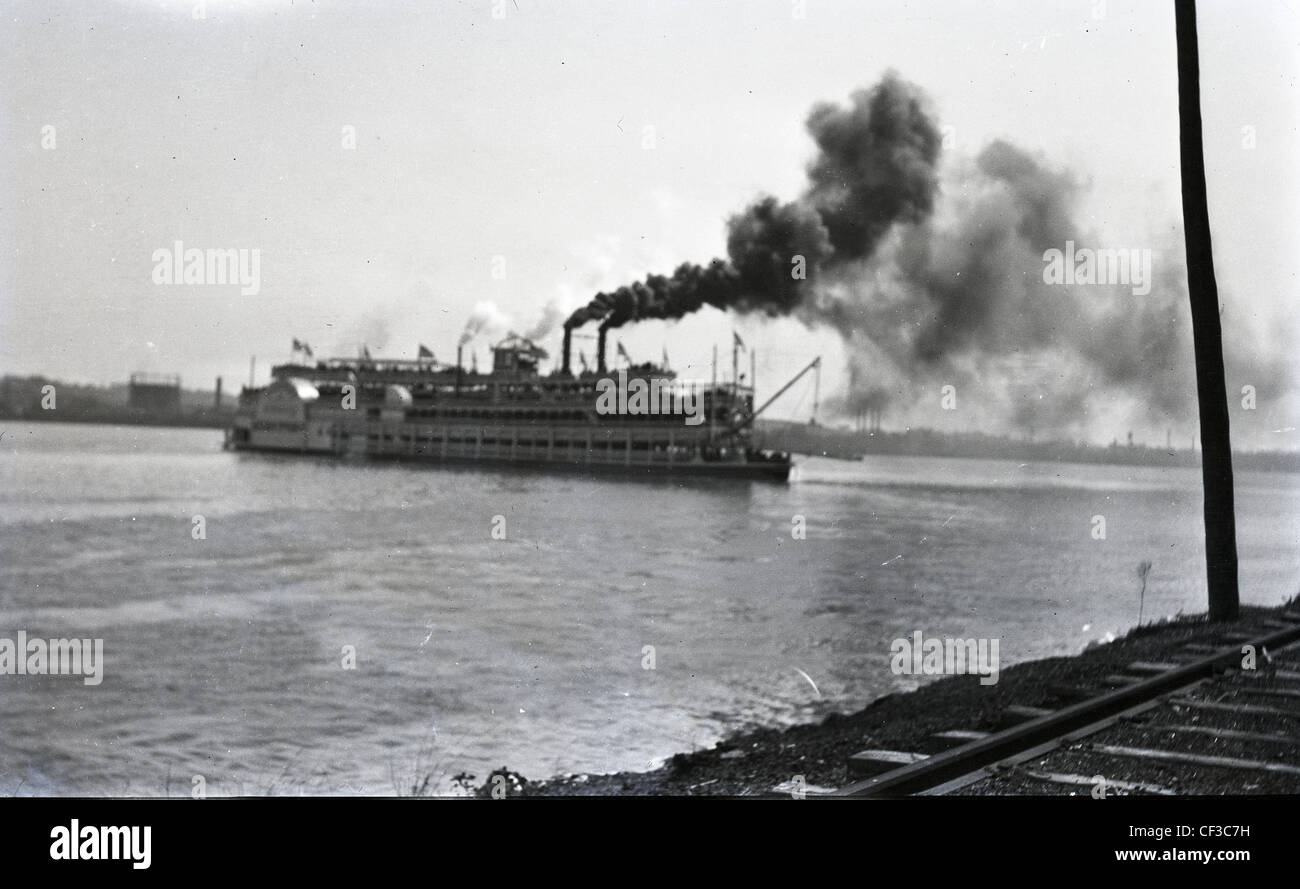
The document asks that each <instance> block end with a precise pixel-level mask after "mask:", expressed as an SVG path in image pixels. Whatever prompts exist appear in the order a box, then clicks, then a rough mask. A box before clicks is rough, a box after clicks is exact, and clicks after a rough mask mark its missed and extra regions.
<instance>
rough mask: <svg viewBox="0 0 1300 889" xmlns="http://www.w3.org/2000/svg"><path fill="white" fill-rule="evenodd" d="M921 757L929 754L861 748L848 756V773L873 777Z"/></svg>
mask: <svg viewBox="0 0 1300 889" xmlns="http://www.w3.org/2000/svg"><path fill="white" fill-rule="evenodd" d="M923 759H929V756H927V755H926V754H924V753H909V752H906V751H902V750H863V751H861V752H860V753H855V754H853V755H852V756H850V757H849V774H850V775H851V776H853V777H855V778H874V777H875V776H876V775H881V774H884V773H885V772H890V771H893V770H894V769H896V768H899V767H900V766H910V765H912V764H913V763H917V762H920V761H921V760H923Z"/></svg>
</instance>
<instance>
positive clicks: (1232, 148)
mask: <svg viewBox="0 0 1300 889" xmlns="http://www.w3.org/2000/svg"><path fill="white" fill-rule="evenodd" d="M797 6H798V4H796V3H794V2H791V0H752V2H745V3H739V2H736V3H733V2H698V0H697V2H644V0H637V2H633V0H619V2H608V0H603V2H563V3H561V2H538V0H518V2H517V4H516V3H515V2H514V0H504V2H502V3H496V2H493V0H474V2H465V3H437V2H427V3H400V2H370V3H341V2H316V3H311V2H293V3H290V2H288V0H245V2H236V0H230V2H223V0H208V2H207V3H206V4H198V3H195V2H193V0H184V2H168V0H155V2H128V0H116V2H113V0H99V2H88V0H82V2H70V3H69V2H58V0H34V2H12V0H0V77H2V80H0V82H2V83H3V87H2V89H3V97H2V100H0V148H3V152H4V157H5V162H4V164H3V166H2V167H0V373H23V374H26V373H43V374H46V375H49V376H54V377H60V378H65V379H69V380H77V381H87V382H110V381H117V380H123V379H125V378H126V376H127V375H128V374H129V373H131V372H132V371H135V370H151V371H167V372H177V373H180V374H181V375H182V376H183V377H184V380H185V382H186V385H187V386H194V387H209V386H211V385H212V382H213V378H214V377H215V376H217V375H218V374H220V375H223V376H224V377H225V378H226V384H227V387H228V389H229V388H233V386H234V385H235V384H237V383H240V382H245V381H246V380H247V376H248V362H249V356H250V355H256V356H257V358H258V381H259V382H264V381H265V379H266V376H267V372H268V370H269V365H270V363H272V362H273V361H274V362H278V361H283V360H285V359H287V357H288V351H289V344H290V341H291V339H292V338H295V337H296V338H299V339H302V340H306V341H308V342H310V343H311V344H312V345H313V346H314V347H315V348H316V351H317V354H318V355H319V354H322V353H344V354H352V353H353V351H354V350H355V348H356V345H357V344H358V343H360V342H362V341H365V342H367V343H368V344H369V345H370V347H371V349H372V351H374V352H376V353H377V354H382V355H388V356H400V357H414V354H415V350H416V346H417V343H421V342H422V343H425V344H427V345H428V346H430V347H431V348H432V349H433V350H434V352H435V353H436V354H437V355H438V357H439V358H441V359H444V360H451V359H452V358H454V354H455V343H456V340H457V338H458V337H459V335H460V333H461V331H462V329H463V328H464V326H465V323H466V320H467V318H468V317H469V315H470V313H471V311H472V310H473V307H474V306H475V305H476V304H477V303H479V302H481V301H491V302H493V303H494V304H495V305H496V306H498V307H499V309H500V310H501V312H502V313H504V314H505V315H506V316H508V317H509V319H510V321H511V326H512V327H514V328H517V329H520V330H523V329H526V328H528V327H530V326H532V325H533V324H535V323H536V322H537V320H538V319H539V318H540V317H541V315H542V313H543V309H544V307H545V306H546V305H547V303H548V302H551V301H556V302H557V303H558V305H559V307H561V308H563V309H572V308H574V307H576V306H577V305H579V304H581V303H583V302H585V301H586V300H587V299H588V298H589V297H590V296H591V295H592V293H593V292H595V291H596V290H598V289H601V288H612V287H615V286H618V285H620V284H624V283H627V282H629V281H631V280H633V279H635V278H637V277H639V276H642V275H644V274H645V273H647V272H669V271H671V269H672V268H673V267H674V266H675V265H676V264H677V263H679V262H681V261H684V260H692V261H707V260H708V259H710V258H712V257H713V256H717V255H720V254H722V253H723V251H724V246H725V229H724V222H725V220H726V218H727V217H728V216H729V215H731V214H732V213H734V212H736V211H737V210H739V209H740V208H741V207H742V206H743V205H744V204H746V203H747V202H748V201H750V200H752V199H753V198H754V197H756V196H757V195H759V194H760V193H763V192H771V193H774V194H776V195H777V196H779V197H781V198H783V199H788V198H792V197H794V196H795V195H796V194H797V193H798V192H799V191H800V189H801V187H802V184H803V182H804V166H805V164H806V162H807V161H808V159H809V156H810V154H811V150H812V146H811V143H810V140H809V138H808V136H807V134H806V133H805V130H804V126H803V124H804V120H805V118H806V116H807V113H808V110H809V109H810V108H811V107H812V106H813V105H814V104H815V103H817V102H820V101H833V102H840V103H842V102H845V101H847V99H848V97H849V95H850V94H851V93H852V92H853V91H854V90H856V89H859V88H862V87H867V86H870V85H872V84H874V83H876V82H877V81H878V80H879V78H880V77H881V75H882V74H883V73H884V72H885V71H886V70H887V69H891V68H892V69H895V70H897V71H898V73H899V74H900V75H901V76H902V77H904V78H906V79H907V80H909V81H911V82H913V83H915V84H917V85H918V86H919V87H920V88H921V89H923V90H924V91H925V92H926V93H927V94H928V95H929V97H930V99H931V101H932V103H933V108H934V111H935V113H936V115H937V117H938V119H939V121H940V123H941V124H942V125H943V126H944V127H945V128H946V129H945V132H946V134H947V139H946V148H945V161H944V162H945V163H958V162H960V161H961V160H962V159H963V158H965V159H969V158H970V157H973V156H974V155H975V154H977V153H978V152H979V151H980V149H981V148H983V147H984V146H985V145H986V144H987V143H988V142H989V141H991V140H993V139H997V138H1005V139H1008V140H1010V141H1011V142H1014V143H1015V144H1016V145H1018V146H1020V147H1021V148H1023V149H1026V150H1028V151H1030V152H1033V153H1035V154H1041V157H1042V159H1043V161H1044V163H1046V164H1048V165H1049V166H1051V167H1053V168H1061V169H1068V170H1070V171H1072V172H1073V173H1074V174H1075V175H1076V176H1077V177H1078V178H1079V179H1080V181H1082V182H1084V183H1085V184H1086V186H1087V190H1086V192H1085V198H1084V200H1085V206H1084V208H1083V212H1082V213H1081V214H1080V218H1081V221H1082V222H1083V223H1085V224H1086V225H1087V226H1089V227H1090V230H1092V231H1093V232H1095V233H1096V234H1097V236H1098V237H1099V239H1100V240H1101V241H1103V242H1106V243H1107V244H1111V245H1125V246H1129V245H1131V246H1135V247H1138V246H1144V245H1148V244H1159V243H1163V241H1162V240H1161V239H1162V238H1168V237H1169V236H1170V233H1171V232H1173V233H1176V232H1177V231H1178V230H1179V226H1180V224H1181V222H1180V212H1181V211H1180V202H1179V176H1178V141H1177V136H1178V129H1177V127H1178V114H1177V92H1176V90H1177V83H1176V66H1175V46H1174V21H1173V4H1172V3H1171V2H1139V3H1123V2H1116V0H1107V2H1104V3H1103V2H1102V0H1095V2H1094V0H1084V2H1069V3H1055V4H1054V3H1044V2H1041V0H1033V2H1028V3H1010V2H969V3H952V2H923V3H921V2H918V3H899V2H888V3H881V4H874V3H864V2H830V0H807V3H806V14H805V16H804V17H802V18H799V17H798V16H797ZM200 7H206V8H205V9H201V11H202V12H203V13H204V15H203V16H201V17H196V14H195V13H196V9H199V8H200ZM1199 7H1200V10H1199V13H1200V19H1201V21H1200V34H1201V51H1202V89H1203V93H1204V103H1205V108H1204V112H1205V138H1206V153H1207V165H1208V169H1209V178H1210V204H1211V217H1212V219H1213V221H1214V236H1215V239H1216V241H1215V259H1216V263H1217V265H1218V272H1219V284H1220V290H1221V296H1222V300H1223V302H1224V304H1225V310H1224V314H1223V320H1224V324H1225V326H1230V327H1232V328H1233V329H1234V330H1236V331H1240V332H1243V333H1242V335H1243V336H1249V337H1251V338H1257V339H1258V341H1259V343H1260V349H1261V351H1266V350H1268V351H1274V352H1277V351H1279V350H1280V351H1281V352H1287V353H1289V352H1290V351H1293V350H1294V347H1295V345H1296V342H1297V336H1296V335H1297V326H1296V320H1295V314H1296V313H1295V299H1294V296H1293V294H1294V292H1295V271H1294V269H1295V262H1296V256H1297V255H1300V250H1298V248H1300V237H1298V236H1297V229H1296V225H1295V223H1296V221H1297V219H1298V218H1300V214H1298V213H1297V209H1298V208H1297V202H1298V200H1300V187H1298V186H1300V182H1298V181H1297V180H1298V179H1300V174H1298V173H1297V164H1296V159H1297V158H1298V157H1300V152H1298V151H1297V149H1298V148H1300V137H1298V135H1297V132H1296V122H1297V119H1298V116H1297V92H1296V88H1297V87H1296V76H1297V71H1298V69H1300V64H1298V63H1297V43H1298V40H1300V11H1298V8H1297V5H1296V4H1295V3H1282V2H1265V0H1257V2H1244V3H1243V2H1240V0H1233V2H1201V3H1200V4H1199ZM498 16H499V17H498ZM45 127H53V128H54V129H53V136H54V145H53V147H52V148H50V147H45V146H43V144H42V140H43V134H44V136H45V138H46V142H47V144H48V135H49V132H50V131H48V130H44V131H43V128H45ZM348 127H351V128H354V130H353V132H355V145H356V147H355V149H353V150H349V149H347V148H345V147H344V142H345V128H348ZM647 127H651V128H653V130H652V131H648V130H647V129H646V128H647ZM1246 127H1252V128H1254V129H1253V131H1251V132H1253V139H1254V143H1253V146H1254V147H1249V145H1248V144H1247V143H1248V141H1249V140H1248V138H1247V131H1246V130H1244V129H1243V128H1246ZM648 139H650V140H651V141H652V144H649V143H648V141H647V140H648ZM177 240H181V241H183V242H184V243H185V245H186V246H190V247H200V248H249V249H258V250H260V257H261V268H260V278H261V282H260V283H261V288H260V292H258V293H257V294H255V295H241V294H240V292H239V288H238V286H236V285H229V286H220V285H210V286H189V287H168V286H159V285H156V284H155V283H154V282H153V280H152V278H151V275H152V272H153V268H154V261H153V258H152V257H153V254H154V251H156V250H158V249H160V248H165V249H170V247H171V246H172V244H173V242H174V241H177ZM496 257H500V258H501V259H498V260H496V262H497V266H496V268H498V269H500V268H501V267H502V266H501V262H502V261H503V262H504V272H505V273H504V277H503V278H498V277H494V276H493V270H494V258H496ZM1157 261H1158V262H1159V261H1168V262H1172V263H1182V261H1183V259H1182V256H1181V254H1180V253H1179V254H1178V255H1167V256H1160V255H1158V256H1157ZM732 327H734V328H735V329H736V330H738V331H739V332H740V334H741V336H742V337H744V338H745V340H746V341H747V342H748V343H750V344H751V345H753V346H755V347H756V348H757V349H758V354H759V357H760V361H759V369H758V376H759V386H760V397H762V396H763V395H765V394H767V393H770V392H771V391H774V389H775V387H776V386H777V385H779V383H780V382H782V381H783V379H784V377H786V376H788V375H789V374H790V373H792V372H793V371H795V370H797V369H798V368H799V367H800V366H801V365H802V364H803V363H805V362H806V361H807V360H808V358H810V357H811V356H812V355H815V354H818V353H823V354H825V355H826V357H827V360H828V375H827V376H826V377H825V378H824V379H823V387H824V389H826V390H833V389H834V388H835V386H836V385H839V384H841V381H840V379H839V377H838V374H839V373H841V372H842V369H843V366H844V365H843V358H842V354H841V348H840V342H839V339H838V337H837V336H836V335H835V334H834V333H831V332H829V331H826V330H814V331H810V330H808V329H806V328H804V327H802V326H801V325H800V324H799V323H798V322H796V321H793V320H788V319H787V320H781V321H777V322H769V321H763V320H760V319H758V318H753V317H747V318H740V319H736V320H732V319H727V318H723V317H722V316H721V315H720V314H718V313H717V312H716V311H714V310H706V311H704V312H701V313H700V314H698V315H696V316H692V317H689V318H687V319H685V320H683V321H680V322H675V323H672V324H667V323H663V322H653V323H647V324H642V325H636V326H631V327H628V328H625V329H622V330H620V331H617V332H615V334H614V335H613V336H612V340H617V339H621V340H622V342H623V343H624V345H625V346H626V348H627V349H628V350H629V351H630V352H631V353H632V354H633V356H634V357H637V358H650V357H654V358H657V357H658V355H659V352H660V348H661V346H663V345H665V344H666V345H667V348H668V351H669V354H670V357H671V358H672V362H673V364H674V366H676V367H677V368H678V369H679V370H680V371H681V372H683V373H685V374H687V375H700V376H707V370H706V369H705V368H706V366H707V362H708V359H709V353H710V348H711V345H712V344H713V343H714V342H717V343H718V344H719V345H720V346H721V347H722V349H723V351H724V354H726V352H727V350H728V348H729V343H730V330H731V328H732ZM499 333H500V331H497V332H494V334H493V335H484V336H482V337H480V338H478V339H477V340H476V341H475V343H474V345H475V346H476V347H477V350H478V355H479V359H480V362H481V363H482V362H485V360H486V358H487V354H488V353H487V346H488V343H489V341H490V340H491V339H493V338H494V336H495V335H499ZM558 344H559V330H558V328H557V329H556V330H555V331H554V332H553V333H552V335H551V336H550V337H548V338H547V339H546V340H545V341H544V343H543V345H545V346H546V347H548V348H550V349H551V350H552V352H555V351H557V349H558ZM579 345H580V346H582V347H584V348H586V349H587V350H588V353H590V349H591V344H590V343H588V342H585V341H579ZM613 351H614V346H613V342H611V345H610V353H611V355H612V353H613ZM1187 361H1188V369H1189V373H1190V368H1191V356H1190V354H1189V355H1188V356H1187ZM575 363H576V362H575ZM728 363H729V356H728ZM688 365H691V367H690V368H689V369H688ZM1289 366H1292V367H1293V366H1294V365H1289ZM1246 374H1247V375H1249V371H1248V370H1247V371H1246ZM1242 382H1248V383H1252V384H1254V385H1257V386H1259V387H1261V388H1264V387H1268V386H1270V385H1278V386H1280V385H1281V381H1273V380H1267V379H1264V380H1259V381H1255V380H1251V379H1244V380H1234V379H1230V380H1229V390H1230V392H1232V391H1236V390H1237V389H1239V388H1240V385H1241V384H1242ZM796 408H797V409H798V411H799V412H800V413H801V414H804V415H806V413H807V409H808V405H807V403H806V401H805V402H803V403H802V404H800V402H799V397H798V396H796V397H795V399H794V401H792V402H791V403H789V404H785V405H783V407H782V408H781V409H778V410H775V411H774V413H775V414H776V415H781V414H782V413H785V414H790V413H793V412H795V410H796ZM1294 409H1295V401H1294V399H1291V400H1290V401H1284V402H1281V403H1278V404H1274V405H1273V406H1272V407H1271V408H1270V410H1269V411H1268V412H1267V416H1265V415H1263V414H1261V415H1260V416H1257V417H1256V416H1252V417H1248V418H1246V420H1244V421H1243V422H1242V423H1239V424H1238V425H1237V428H1236V431H1237V432H1238V434H1240V435H1243V436H1245V437H1246V438H1245V440H1246V441H1248V443H1250V444H1251V445H1253V446H1266V447H1294V446H1295V445H1294V442H1295V441H1296V438H1295V436H1296V433H1295V432H1294V431H1284V432H1275V431H1273V430H1277V429H1286V428H1287V427H1291V426H1295V425H1300V424H1298V423H1297V422H1296V419H1297V418H1296V415H1295V412H1294ZM1234 422H1236V417H1234ZM1252 424H1254V425H1252ZM976 425H978V424H976ZM1104 432H1105V435H1106V438H1107V439H1108V438H1109V435H1110V430H1104ZM1098 434H1101V433H1098ZM1179 434H1180V435H1182V434H1185V433H1184V430H1181V429H1180V430H1179ZM1161 437H1162V438H1163V436H1161Z"/></svg>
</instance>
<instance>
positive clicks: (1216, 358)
mask: <svg viewBox="0 0 1300 889" xmlns="http://www.w3.org/2000/svg"><path fill="white" fill-rule="evenodd" d="M1174 29H1175V32H1176V37H1177V46H1178V124H1179V126H1178V132H1179V153H1180V157H1181V161H1182V180H1183V236H1184V238H1185V242H1186V249H1187V291H1188V295H1189V296H1190V297H1191V302H1192V340H1193V344H1194V349H1195V354H1196V394H1197V398H1198V401H1199V402H1200V419H1201V482H1202V487H1203V488H1204V491H1205V579H1206V581H1207V582H1208V587H1209V618H1210V620H1214V621H1226V620H1236V619H1237V615H1238V611H1239V593H1238V589H1237V522H1236V514H1235V512H1234V508H1233V500H1232V442H1231V438H1230V437H1229V435H1228V389H1227V384H1226V382H1225V380H1224V370H1223V330H1222V328H1221V327H1220V324H1219V288H1218V285H1217V284H1216V283H1215V279H1214V254H1213V252H1212V250H1211V244H1210V211H1209V205H1208V203H1207V201H1206V196H1205V148H1204V140H1203V138H1202V134H1201V84H1200V77H1201V66H1200V58H1199V49H1198V47H1197V39H1196V3H1195V0H1174Z"/></svg>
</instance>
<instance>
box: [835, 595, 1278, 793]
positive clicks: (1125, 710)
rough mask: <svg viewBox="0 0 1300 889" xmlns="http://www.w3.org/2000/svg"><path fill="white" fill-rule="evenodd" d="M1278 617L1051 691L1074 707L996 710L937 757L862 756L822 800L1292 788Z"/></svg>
mask: <svg viewBox="0 0 1300 889" xmlns="http://www.w3.org/2000/svg"><path fill="white" fill-rule="evenodd" d="M1281 618H1282V619H1281V620H1275V621H1270V622H1268V623H1266V624H1265V625H1264V626H1265V628H1266V630H1267V632H1265V633H1263V634H1259V635H1255V636H1249V635H1246V634H1241V633H1233V632H1231V631H1229V632H1225V633H1224V634H1223V635H1222V636H1221V637H1220V638H1222V639H1224V640H1225V645H1223V646H1221V647H1212V646H1208V645H1205V644H1203V643H1192V644H1189V645H1187V646H1185V647H1184V649H1183V651H1182V653H1181V654H1180V656H1179V658H1178V662H1176V663H1174V662H1171V663H1148V662H1141V661H1138V662H1134V663H1132V664H1129V665H1128V667H1127V668H1126V669H1125V670H1124V671H1123V672H1122V673H1117V674H1115V675H1112V676H1109V677H1107V679H1106V684H1107V686H1109V687H1108V688H1107V689H1105V690H1098V689H1074V688H1066V689H1060V690H1059V692H1060V696H1061V697H1062V698H1073V699H1075V703H1071V704H1068V705H1067V706H1064V707H1061V708H1059V709H1055V710H1045V709H1042V708H1037V707H1024V706H1014V705H1013V706H1010V707H1007V708H1006V709H1005V710H1004V720H1005V722H1007V723H1012V724H1010V725H1009V727H1007V728H1004V729H1002V730H999V731H995V732H980V731H972V730H969V729H963V728H960V727H954V728H953V729H952V730H950V731H946V732H940V733H939V734H937V735H935V736H933V737H932V738H931V741H932V742H933V744H935V745H937V746H940V747H946V748H947V749H942V750H941V751H940V752H937V753H929V754H926V753H919V752H913V751H899V750H864V751H862V752H860V753H857V754H855V755H854V756H852V757H851V758H850V760H849V774H850V776H851V777H854V778H856V779H857V780H855V781H854V782H853V783H851V784H849V785H847V786H845V787H841V788H839V789H838V790H836V791H834V792H833V793H829V794H825V796H830V797H899V796H935V795H945V794H955V795H961V794H970V793H974V794H998V793H1009V794H1026V793H1029V794H1035V793H1036V794H1043V793H1071V792H1074V793H1092V794H1093V795H1094V796H1097V795H1098V793H1099V792H1100V794H1101V795H1111V794H1113V795H1130V794H1154V795H1167V794H1176V793H1189V792H1190V793H1231V792H1239V793H1269V792H1277V790H1275V789H1273V788H1278V787H1281V788H1282V789H1283V790H1284V791H1285V792H1290V793H1296V792H1300V612H1297V611H1288V612H1286V613H1284V614H1283V615H1281ZM1246 646H1251V647H1252V649H1251V650H1253V652H1254V668H1253V669H1250V668H1246V667H1245V665H1244V663H1243V662H1244V661H1245V658H1246V656H1245V654H1243V649H1245V647H1246ZM1225 723H1228V725H1225ZM1120 776H1122V777H1120ZM1188 778H1194V779H1195V780H1192V781H1189V780H1187V779H1188ZM810 795H811V794H810ZM819 795H820V794H819Z"/></svg>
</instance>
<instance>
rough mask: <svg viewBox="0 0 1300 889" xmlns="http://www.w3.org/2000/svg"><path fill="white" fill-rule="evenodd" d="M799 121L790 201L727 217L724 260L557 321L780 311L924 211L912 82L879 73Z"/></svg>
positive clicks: (925, 165) (921, 136) (928, 142)
mask: <svg viewBox="0 0 1300 889" xmlns="http://www.w3.org/2000/svg"><path fill="white" fill-rule="evenodd" d="M807 128H808V132H809V134H810V135H811V136H812V138H813V141H814V142H816V144H817V149H818V153H817V155H816V157H815V158H814V160H813V161H812V163H811V164H810V165H809V168H808V179H809V186H808V188H807V190H806V191H805V193H804V195H803V196H802V197H801V198H799V199H798V200H796V201H793V202H791V203H782V202H781V201H779V200H777V199H776V198H774V197H770V196H765V197H762V198H760V199H759V200H757V201H755V202H754V203H753V204H752V205H751V206H749V207H748V208H747V209H745V210H744V211H742V212H741V213H739V214H737V215H736V216H733V217H732V218H731V219H730V220H729V221H728V223H727V258H726V259H715V260H713V261H712V262H711V263H709V264H707V265H694V264H691V263H686V264H683V265H681V266H679V267H678V268H677V270H676V271H674V272H673V273H672V275H669V276H664V275H650V276H649V277H647V278H646V279H645V280H644V281H638V282H636V283H634V284H629V285H627V286H625V287H620V288H618V289H617V290H615V291H613V292H612V293H598V294H596V296H595V297H594V298H593V299H592V300H591V302H589V303H588V304H587V305H585V306H583V307H582V308H580V309H578V310H577V311H575V312H574V313H573V314H572V315H571V316H569V319H568V320H567V321H566V322H565V327H566V328H573V327H577V326H579V325H582V324H586V323H588V322H591V321H599V322H600V326H601V328H602V329H604V330H608V329H610V328H614V327H620V326H622V325H624V324H627V323H628V322H630V321H639V320H647V319H672V318H681V317H683V316H684V315H687V314H690V313H691V312H695V311H698V310H699V309H701V308H703V307H704V306H713V307H714V308H718V309H724V310H726V309H730V310H733V311H737V312H757V313H763V314H767V315H770V316H778V315H788V314H790V313H792V312H793V311H795V310H796V309H797V308H798V307H799V306H800V305H801V304H802V302H803V300H804V298H805V296H806V294H807V293H809V292H810V291H811V290H813V289H815V288H816V286H817V283H818V281H819V280H820V279H821V278H822V277H823V276H824V275H826V274H828V273H830V272H833V271H834V270H835V269H836V268H837V267H838V266H840V265H842V264H844V263H848V262H854V261H860V260H862V259H865V258H867V257H869V256H870V255H871V254H872V252H873V251H874V250H875V248H876V245H877V244H878V243H879V242H880V240H881V238H882V237H883V236H884V235H885V233H886V232H888V231H889V230H890V228H891V227H892V226H893V225H894V224H895V223H897V222H913V223H914V222H919V221H921V220H922V219H924V218H925V217H926V216H927V215H928V214H929V213H930V211H931V209H932V208H933V206H934V197H935V192H936V189H937V187H938V176H937V173H936V164H937V162H938V159H939V148H940V144H941V139H940V135H939V131H938V128H937V127H936V126H935V124H934V123H933V121H932V119H931V117H930V115H929V114H928V113H927V111H926V108H925V103H924V100H923V97H922V95H921V93H920V91H919V90H918V89H917V88H916V87H915V86H913V85H911V84H909V83H906V82H905V81H903V80H901V79H900V78H899V77H898V76H897V75H896V74H894V73H892V72H890V73H889V74H886V75H885V77H884V79H883V80H881V82H880V83H879V84H877V85H876V86H875V87H873V88H871V89H869V90H862V91H859V92H857V93H855V94H854V95H853V97H852V102H851V103H850V105H849V107H847V108H840V107H838V106H835V105H830V104H823V105H818V106H817V107H815V108H814V109H813V110H812V112H811V113H810V114H809V116H808V121H807Z"/></svg>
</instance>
